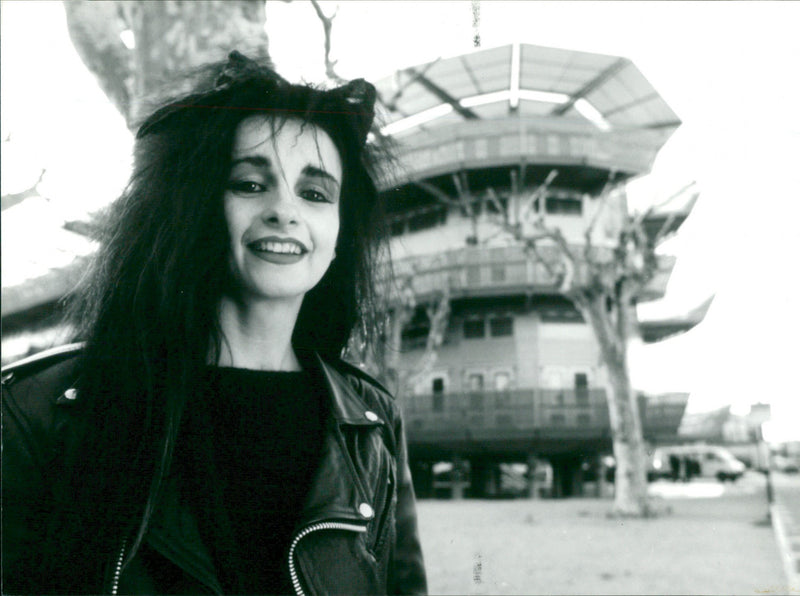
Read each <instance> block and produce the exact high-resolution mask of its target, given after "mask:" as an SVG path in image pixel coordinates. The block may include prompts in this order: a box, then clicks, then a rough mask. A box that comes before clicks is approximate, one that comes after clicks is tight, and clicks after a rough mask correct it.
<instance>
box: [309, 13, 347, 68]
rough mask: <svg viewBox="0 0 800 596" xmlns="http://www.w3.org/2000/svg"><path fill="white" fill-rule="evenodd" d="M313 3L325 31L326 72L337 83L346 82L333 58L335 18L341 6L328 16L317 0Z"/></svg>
mask: <svg viewBox="0 0 800 596" xmlns="http://www.w3.org/2000/svg"><path fill="white" fill-rule="evenodd" d="M311 5H312V6H313V7H314V10H315V11H316V13H317V17H319V20H320V21H321V22H322V29H323V31H324V32H325V74H326V75H327V76H328V78H329V79H331V80H333V81H336V82H337V83H345V82H346V81H347V80H346V79H345V78H343V77H341V76H339V74H338V73H337V72H336V63H337V62H338V61H337V60H331V33H332V30H333V19H335V18H336V13H338V12H339V7H338V6H337V7H336V10H335V11H334V12H333V14H332V15H331V16H330V17H326V16H325V13H324V12H322V8H321V7H320V5H319V2H317V0H311Z"/></svg>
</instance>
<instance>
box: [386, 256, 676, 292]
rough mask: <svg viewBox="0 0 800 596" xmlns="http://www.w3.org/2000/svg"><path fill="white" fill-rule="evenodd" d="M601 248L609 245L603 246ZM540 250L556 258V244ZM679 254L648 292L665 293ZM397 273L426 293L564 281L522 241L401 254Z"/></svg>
mask: <svg viewBox="0 0 800 596" xmlns="http://www.w3.org/2000/svg"><path fill="white" fill-rule="evenodd" d="M595 250H597V251H602V250H608V249H602V248H597V249H595ZM540 253H541V254H542V256H543V257H544V258H547V259H548V260H549V259H550V258H551V257H552V258H554V259H555V254H554V253H555V249H554V248H553V247H546V246H544V247H542V248H541V249H540ZM674 263H675V259H674V257H670V256H660V257H659V269H658V271H657V272H656V275H655V276H654V277H653V279H652V281H651V282H650V284H649V285H648V287H647V291H646V297H648V298H656V297H659V296H663V295H664V293H665V291H666V285H667V281H668V280H669V275H670V272H671V270H672V267H673V265H674ZM393 266H394V272H395V275H396V276H397V277H398V278H400V277H402V276H405V275H413V276H414V290H415V292H416V293H417V295H425V294H428V293H433V292H437V291H440V290H441V289H443V288H444V287H446V286H448V287H449V288H450V293H451V295H463V294H469V293H490V294H503V293H507V292H508V291H509V290H521V289H524V290H526V291H531V290H533V291H536V292H540V293H549V294H557V293H559V290H558V283H559V281H560V280H557V279H556V278H555V277H554V276H553V275H551V274H550V273H549V272H548V271H547V269H546V268H545V266H544V265H542V264H541V263H538V262H536V261H535V260H533V259H531V258H529V257H528V256H527V255H526V254H525V252H524V249H523V248H522V247H521V246H508V247H491V248H490V247H465V248H461V249H457V250H448V251H442V252H440V253H437V254H433V255H422V256H416V257H406V258H404V259H398V260H396V261H395V262H394V263H393ZM575 275H576V277H577V279H578V280H580V279H583V278H586V276H587V268H586V267H584V266H579V267H578V270H577V271H576V272H575Z"/></svg>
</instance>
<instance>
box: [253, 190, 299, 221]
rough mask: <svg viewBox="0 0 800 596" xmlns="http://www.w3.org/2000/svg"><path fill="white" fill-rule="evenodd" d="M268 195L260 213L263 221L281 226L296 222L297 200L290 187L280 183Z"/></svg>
mask: <svg viewBox="0 0 800 596" xmlns="http://www.w3.org/2000/svg"><path fill="white" fill-rule="evenodd" d="M270 195H271V196H270V197H269V199H268V200H267V202H266V204H265V205H264V210H263V211H262V213H261V219H262V220H263V221H264V223H266V224H268V225H271V226H277V227H281V228H283V227H287V226H292V225H294V224H296V223H297V222H298V213H297V202H296V201H295V197H294V193H292V191H291V189H289V188H286V187H285V186H284V185H280V186H279V187H278V188H277V189H275V192H273V193H270Z"/></svg>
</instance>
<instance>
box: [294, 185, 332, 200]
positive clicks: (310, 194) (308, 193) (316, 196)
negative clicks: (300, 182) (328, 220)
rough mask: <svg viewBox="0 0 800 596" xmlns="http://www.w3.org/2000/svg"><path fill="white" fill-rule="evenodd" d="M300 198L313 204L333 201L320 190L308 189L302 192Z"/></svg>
mask: <svg viewBox="0 0 800 596" xmlns="http://www.w3.org/2000/svg"><path fill="white" fill-rule="evenodd" d="M300 196H301V197H303V198H304V199H305V200H307V201H311V202H313V203H331V202H332V201H331V200H330V199H329V198H328V197H327V196H325V195H324V194H323V193H321V192H320V191H318V190H315V189H313V188H307V189H305V190H303V191H301V192H300Z"/></svg>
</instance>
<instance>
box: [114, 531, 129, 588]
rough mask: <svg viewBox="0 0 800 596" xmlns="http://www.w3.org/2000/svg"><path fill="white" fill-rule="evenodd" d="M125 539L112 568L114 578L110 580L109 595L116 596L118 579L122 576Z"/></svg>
mask: <svg viewBox="0 0 800 596" xmlns="http://www.w3.org/2000/svg"><path fill="white" fill-rule="evenodd" d="M127 542H128V540H127V538H126V539H124V540H123V541H122V546H121V547H120V549H119V557H117V564H116V565H115V566H114V577H113V579H112V580H111V594H112V596H116V594H117V592H118V591H119V579H120V576H121V575H122V562H123V561H124V560H125V547H126V546H127Z"/></svg>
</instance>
